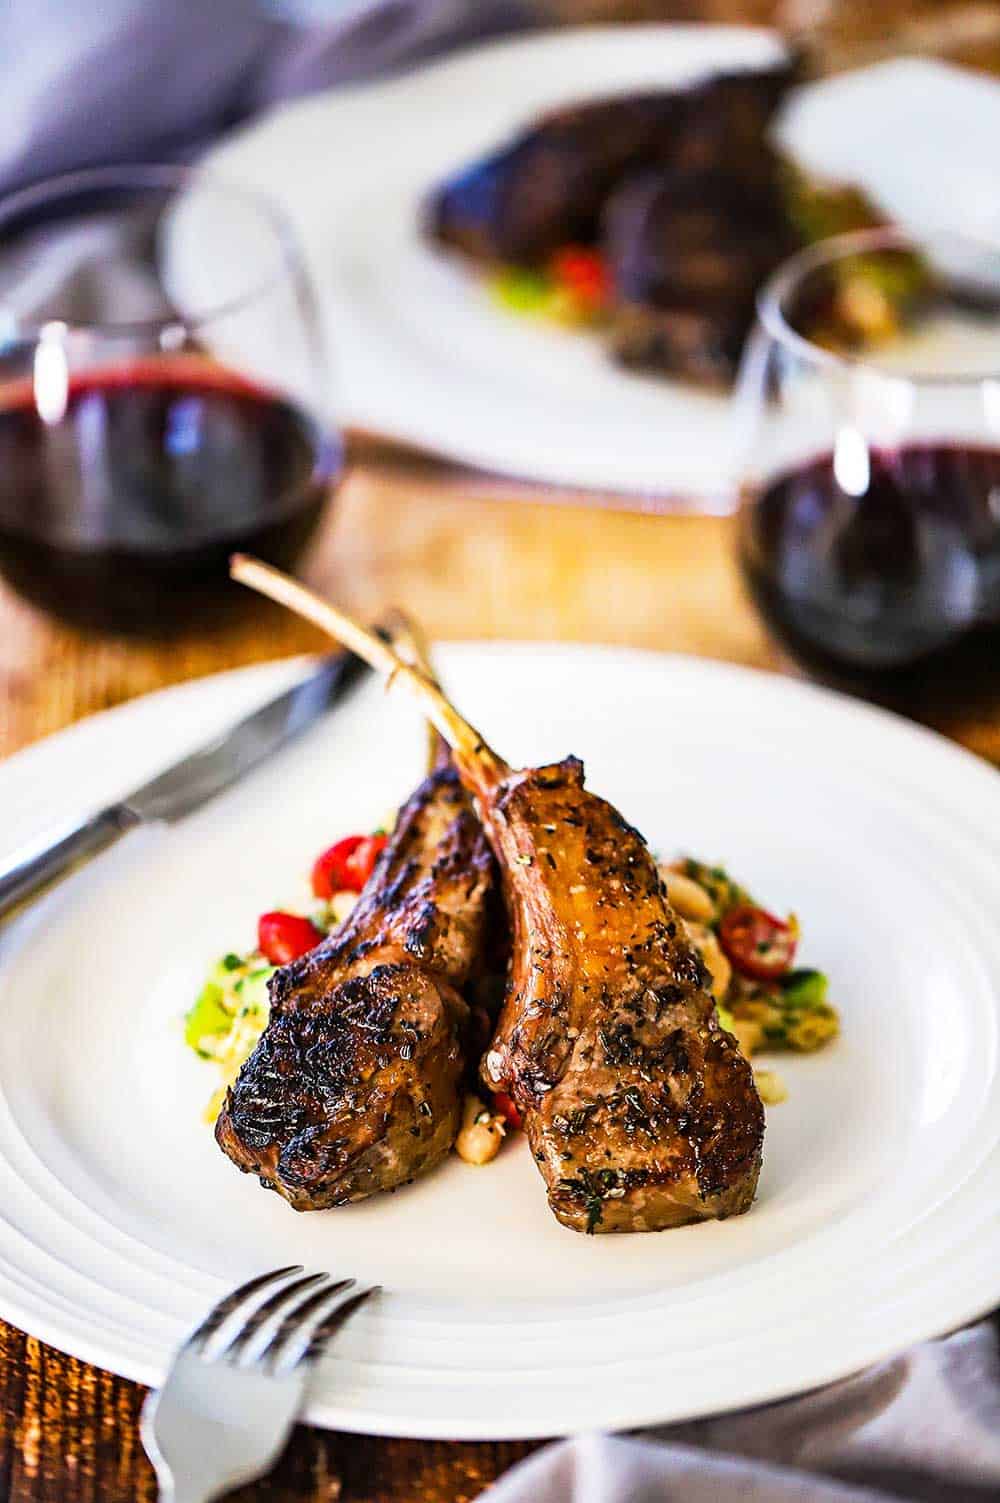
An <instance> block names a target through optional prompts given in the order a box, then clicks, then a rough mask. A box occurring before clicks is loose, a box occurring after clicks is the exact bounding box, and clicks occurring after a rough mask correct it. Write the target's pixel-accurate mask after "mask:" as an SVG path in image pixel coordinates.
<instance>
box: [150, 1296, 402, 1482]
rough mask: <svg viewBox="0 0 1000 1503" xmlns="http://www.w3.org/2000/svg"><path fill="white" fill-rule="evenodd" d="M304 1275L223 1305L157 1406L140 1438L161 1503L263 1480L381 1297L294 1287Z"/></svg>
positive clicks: (189, 1345) (154, 1397)
mask: <svg viewBox="0 0 1000 1503" xmlns="http://www.w3.org/2000/svg"><path fill="white" fill-rule="evenodd" d="M302 1272H303V1270H302V1268H301V1267H300V1266H295V1267H292V1268H277V1269H275V1270H274V1272H273V1273H264V1274H261V1275H260V1277H259V1278H256V1279H251V1280H250V1282H249V1283H247V1284H243V1285H242V1286H241V1287H240V1288H239V1289H236V1290H234V1292H233V1293H232V1294H228V1295H227V1296H226V1297H225V1299H222V1300H220V1301H219V1303H218V1304H217V1305H216V1306H215V1308H214V1309H213V1310H212V1311H210V1313H209V1314H208V1315H207V1316H206V1318H205V1319H204V1320H203V1321H202V1323H201V1325H200V1326H199V1327H198V1329H197V1330H196V1331H194V1332H193V1333H192V1335H191V1336H189V1337H188V1339H187V1341H186V1342H185V1343H184V1345H183V1346H182V1347H181V1348H180V1350H179V1351H178V1353H177V1355H176V1356H175V1358H174V1360H173V1364H172V1366H171V1368H170V1371H169V1373H168V1374H167V1378H166V1381H165V1383H164V1385H163V1387H162V1388H161V1389H160V1390H159V1392H154V1393H150V1394H149V1396H148V1397H147V1399H146V1402H145V1404H144V1405H143V1410H142V1424H141V1427H140V1434H141V1435H142V1443H143V1445H144V1446H145V1448H146V1454H147V1456H148V1457H149V1459H150V1461H151V1462H152V1463H153V1466H154V1467H155V1468H156V1476H157V1480H158V1482H159V1484H160V1503H209V1500H210V1499H212V1498H217V1497H218V1496H219V1495H220V1494H221V1493H224V1492H228V1491H229V1490H230V1488H234V1487H238V1486H239V1485H240V1484H241V1483H243V1482H252V1481H254V1480H255V1479H256V1478H257V1477H261V1476H263V1475H264V1473H265V1472H266V1471H268V1470H269V1469H270V1468H271V1466H272V1465H273V1464H274V1462H275V1461H276V1460H277V1458H278V1456H279V1455H280V1454H281V1451H282V1450H283V1449H284V1446H285V1442H286V1441H287V1439H288V1436H289V1433H290V1431H291V1428H292V1426H293V1424H294V1423H295V1419H296V1416H297V1415H298V1413H299V1409H300V1407H301V1404H302V1396H303V1394H304V1392H305V1388H306V1384H307V1382H308V1378H309V1371H310V1368H311V1367H312V1365H313V1363H314V1362H315V1361H316V1359H317V1357H319V1356H320V1354H321V1352H322V1351H323V1349H324V1348H325V1346H326V1344H327V1342H328V1341H329V1339H330V1337H331V1336H333V1335H334V1333H335V1332H336V1331H338V1330H339V1329H340V1327H341V1326H342V1325H343V1323H344V1321H345V1320H347V1319H348V1317H349V1316H350V1315H351V1313H352V1311H354V1310H356V1309H357V1308H358V1306H359V1305H360V1304H362V1303H363V1302H364V1301H365V1300H366V1299H368V1297H369V1296H370V1295H372V1294H374V1293H375V1292H376V1289H375V1287H372V1288H367V1289H359V1288H358V1287H357V1283H356V1280H354V1279H340V1280H339V1281H338V1282H337V1283H332V1282H331V1280H330V1275H329V1274H328V1273H311V1274H305V1276H304V1277H302V1278H295V1277H293V1275H296V1274H301V1273H302ZM289 1280H291V1282H288V1281H289ZM273 1285H279V1286H280V1287H279V1288H277V1290H276V1292H275V1293H273V1294H270V1295H269V1296H268V1297H267V1298H266V1299H263V1300H262V1301H261V1300H258V1299H257V1296H259V1295H262V1294H263V1293H264V1292H265V1291H266V1290H268V1289H270V1288H271V1287H272V1286H273Z"/></svg>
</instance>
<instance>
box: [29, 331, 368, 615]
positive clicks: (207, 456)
mask: <svg viewBox="0 0 1000 1503" xmlns="http://www.w3.org/2000/svg"><path fill="white" fill-rule="evenodd" d="M338 467H339V448H338V445H337V444H336V442H335V441H334V440H332V439H330V438H329V437H327V436H326V435H325V434H324V432H323V431H322V430H321V429H320V427H319V425H318V424H317V423H316V422H315V421H314V420H312V419H311V418H310V417H309V416H308V415H307V414H306V413H304V412H303V411H302V410H300V409H299V408H298V407H296V406H295V405H294V404H293V403H292V402H290V401H288V400H286V399H284V398H283V397H281V396H280V395H278V394H276V393H273V392H269V391H267V390H266V389H265V388H263V387H260V386H256V385H254V384H253V383H252V382H249V381H247V380H245V379H243V378H242V377H240V376H238V375H236V374H235V373H231V372H227V371H224V370H220V369H219V368H218V367H216V366H214V365H212V364H211V363H209V362H206V361H199V360H198V359H196V358H192V357H191V356H183V357H180V358H179V359H178V360H176V361H173V362H172V361H170V360H164V361H161V362H153V361H148V362H137V363H135V364H131V365H125V366H122V367H113V368H110V369H107V370H104V371H95V372H91V373H88V374H86V375H83V376H79V377H76V378H74V379H73V380H72V381H71V382H70V384H69V389H68V392H67V394H66V399H65V407H64V411H63V413H62V415H61V416H60V418H59V420H58V421H56V422H47V421H46V420H45V418H44V417H43V416H42V415H41V414H40V412H39V410H38V405H37V402H36V400H35V396H34V393H33V391H32V389H31V387H30V386H29V385H28V384H27V383H25V385H24V390H23V393H22V394H21V396H20V399H19V400H11V399H10V397H9V396H8V403H7V405H6V406H4V407H0V569H2V571H3V573H4V574H5V575H6V577H7V578H8V579H9V580H10V581H11V583H12V584H14V585H15V587H16V588H17V589H18V590H19V591H20V592H21V593H22V594H24V595H26V596H27V597H29V598H30V599H32V600H33V601H35V602H37V603H39V604H41V605H43V606H44V607H46V608H47V609H50V610H52V611H54V612H55V613H57V614H58V615H61V616H63V617H67V618H69V619H72V620H75V621H78V622H81V623H84V624H88V625H93V626H99V627H111V628H117V629H125V630H127V629H129V628H130V627H137V626H138V627H143V628H148V627H149V626H150V625H153V624H156V623H157V622H159V623H162V624H165V625H169V624H171V622H172V621H173V620H174V619H175V618H176V617H177V616H178V615H184V614H187V613H188V612H189V611H190V610H191V609H192V600H193V597H194V596H195V595H200V596H201V597H202V601H203V603H206V604H210V603H211V596H212V593H213V591H214V592H215V593H216V594H218V595H227V594H228V590H227V586H226V584H225V581H226V578H227V568H226V565H227V560H228V558H229V555H230V553H232V552H233V551H234V550H236V549H241V550H245V551H248V552H253V553H259V554H262V555H263V556H265V557H266V558H268V559H270V560H271V561H273V562H275V563H278V564H281V565H285V566H287V565H290V564H291V563H293V562H294V560H295V559H296V557H297V556H298V554H299V553H300V551H301V549H302V547H303V546H304V544H305V543H306V541H307V540H308V538H309V536H310V535H311V533H312V532H313V530H314V528H315V526H316V524H317V522H318V520H319V517H320V515H321V512H322V510H323V507H324V504H325V502H326V499H327V496H328V494H329V492H330V489H331V487H332V485H333V483H334V481H335V479H336V476H337V471H338Z"/></svg>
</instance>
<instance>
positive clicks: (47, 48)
mask: <svg viewBox="0 0 1000 1503" xmlns="http://www.w3.org/2000/svg"><path fill="white" fill-rule="evenodd" d="M537 17H538V7H537V5H536V4H534V3H533V0H385V3H383V4H380V5H374V6H366V7H364V8H363V9H362V10H360V11H358V10H357V9H355V10H353V11H352V12H351V13H350V14H349V15H347V16H346V17H345V18H343V19H342V20H334V21H331V22H330V23H329V24H327V25H323V26H310V27H305V26H299V25H296V24H294V23H293V22H291V21H286V20H282V19H281V18H280V17H278V16H277V15H276V14H274V13H273V12H272V13H269V12H268V11H267V10H266V9H265V6H264V4H263V0H100V4H86V3H85V4H79V3H74V0H8V3H7V4H0V58H2V59H3V64H4V66H3V82H4V128H3V132H2V133H0V193H3V192H6V191H7V190H8V189H11V188H15V187H20V186H22V185H24V184H26V183H29V182H34V181H37V180H38V179H39V178H43V177H49V176H51V175H53V174H55V173H57V172H67V171H70V170H72V169H73V168H77V167H88V166H95V165H107V164H109V163H122V162H155V161H176V160H178V159H179V158H182V157H190V156H191V155H192V154H194V153H195V152H196V151H197V150H198V148H199V147H200V146H202V145H205V144H207V143H208V142H209V141H210V140H211V139H212V138H213V137H215V136H218V135H219V134H220V133H221V132H223V131H225V130H226V129H228V128H229V127H231V126H232V125H235V124H236V123H238V122H239V121H241V120H244V119H247V118H248V117H249V116H251V115H254V114H257V113H258V112H260V111H261V110H263V109H266V108H268V107H269V106H271V105H273V104H275V103H277V102H278V101H280V100H282V99H288V98H291V97H294V96H296V95H299V94H304V93H307V92H309V91H310V90H313V89H318V88H323V87H326V86H327V85H330V84H346V83H353V82H356V81H357V80H360V79H365V78H374V77H377V76H379V75H384V74H387V73H392V72H395V71H397V70H400V69H402V68H405V67H408V66H410V65H412V64H414V63H416V62H419V61H421V60H423V59H425V58H428V57H432V56H434V55H435V54H437V53H442V52H447V51H450V50H452V49H453V48H456V47H460V46H463V45H465V44H467V43H471V42H475V41H480V40H482V39H483V38H484V37H487V36H494V35H498V34H501V33H503V32H509V31H515V30H522V29H524V28H525V27H527V26H529V25H531V24H533V23H534V22H536V21H537ZM331 170H333V168H332V167H331Z"/></svg>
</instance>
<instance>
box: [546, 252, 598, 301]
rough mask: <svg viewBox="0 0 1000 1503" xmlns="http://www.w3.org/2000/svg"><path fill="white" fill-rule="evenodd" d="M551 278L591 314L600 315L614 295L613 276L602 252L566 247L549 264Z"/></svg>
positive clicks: (555, 254) (555, 253)
mask: <svg viewBox="0 0 1000 1503" xmlns="http://www.w3.org/2000/svg"><path fill="white" fill-rule="evenodd" d="M549 270H550V273H551V275H552V277H553V278H554V279H555V281H556V282H557V283H558V284H559V286H560V287H563V288H566V289H567V290H568V291H569V292H571V293H572V294H573V296H574V298H575V299H576V300H577V301H578V302H579V303H580V304H581V305H582V306H583V307H584V308H585V309H586V310H587V311H588V312H592V313H595V312H599V311H600V309H602V308H603V307H604V306H605V305H606V303H607V302H608V300H609V298H610V296H611V273H610V271H609V269H608V263H607V261H606V260H605V259H604V257H603V256H602V255H601V253H600V251H596V250H592V249H591V248H590V247H589V246H586V245H564V246H563V247H562V249H561V250H557V251H556V252H554V254H553V256H552V259H551V261H550V262H549Z"/></svg>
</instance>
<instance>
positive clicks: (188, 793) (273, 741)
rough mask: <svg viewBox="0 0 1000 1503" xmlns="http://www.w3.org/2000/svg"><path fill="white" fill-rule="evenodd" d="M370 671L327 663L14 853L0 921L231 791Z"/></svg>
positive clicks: (5, 871) (336, 660)
mask: <svg viewBox="0 0 1000 1503" xmlns="http://www.w3.org/2000/svg"><path fill="white" fill-rule="evenodd" d="M369 671H370V670H369V669H368V667H367V665H366V664H365V663H363V662H362V661H361V659H360V658H357V657H355V656H354V655H353V654H352V653H337V654H336V655H335V656H333V657H330V658H326V659H324V661H323V662H322V664H321V665H320V667H319V668H318V669H317V670H316V672H315V673H312V674H310V676H309V677H308V678H306V679H303V680H302V681H301V682H300V683H298V684H293V685H292V687H291V688H290V689H286V690H284V692H283V693H281V694H279V695H277V697H276V698H274V699H272V700H269V701H268V702H267V704H264V705H261V707H260V708H259V709H257V710H253V711H251V713H250V714H249V715H244V716H243V718H242V719H241V720H238V721H237V722H236V724H235V725H232V726H230V727H229V729H228V730H226V731H223V732H222V734H221V735H219V736H216V737H214V738H213V739H212V740H211V741H209V742H207V743H206V744H205V745H204V746H201V747H199V748H198V749H197V750H196V751H193V752H191V753H189V754H188V755H187V756H186V757H182V758H181V759H180V761H179V762H175V763H174V764H173V766H171V767H168V768H166V769H165V771H163V772H161V773H158V774H157V776H156V777H154V778H151V779H150V780H149V782H147V783H143V784H141V786H140V787H138V788H133V790H132V792H131V793H128V794H126V795H125V797H124V798H123V799H120V800H119V801H118V802H117V803H114V804H109V805H108V806H107V807H106V808H104V809H100V810H98V812H97V813H96V814H93V815H91V816H90V817H89V818H87V819H84V820H83V821H81V822H80V823H79V824H76V825H73V826H72V827H70V828H69V829H68V830H64V831H62V832H60V833H58V834H56V835H55V836H51V835H50V836H49V837H48V838H47V839H44V840H42V841H40V842H38V843H36V844H35V845H32V846H28V847H25V848H23V849H22V850H19V851H17V852H15V854H14V856H13V857H12V858H11V860H10V861H9V862H8V863H6V864H5V865H4V866H3V867H2V868H0V918H3V917H4V916H5V915H6V914H8V913H9V912H10V911H11V910H12V909H13V908H15V907H18V906H19V905H20V904H21V903H23V902H24V901H25V899H26V898H29V897H31V896H33V895H34V894H36V893H37V892H38V891H39V890H40V889H41V888H43V887H47V886H48V885H49V884H50V883H51V882H53V881H54V880H55V879H56V878H58V877H60V876H62V875H64V874H65V873H66V872H67V871H68V870H69V868H70V867H72V866H76V865H77V864H78V863H79V862H80V861H82V860H86V859H88V858H89V857H91V856H96V855H97V854H98V853H99V852H100V851H103V850H105V849H106V848H107V847H108V846H109V845H111V844H113V843H114V841H116V840H117V839H118V838H119V837H120V836H121V835H124V834H125V832H126V831H127V830H132V829H134V828H135V827H136V826H137V825H141V824H148V823H153V822H159V821H163V820H166V821H172V820H175V819H180V818H182V817H183V816H184V815H185V814H190V813H192V812H193V811H194V810H195V809H198V808H200V807H201V805H202V804H205V803H207V802H208V800H209V799H212V798H214V797H215V796H216V795H217V794H219V793H222V792H223V791H224V790H225V789H226V788H230V787H232V785H233V784H234V783H237V782H239V781H240V779H241V778H244V777H246V775H247V773H248V772H251V771H252V770H253V769H254V768H255V767H259V766H260V764H261V763H262V762H264V761H266V760H267V758H269V757H271V756H273V755H274V753H275V752H276V751H279V750H280V749H281V748H282V747H284V746H288V745H289V744H290V742H292V741H294V740H295V739H296V737H298V736H300V735H301V734H302V733H303V731H305V730H306V729H307V728H308V727H309V726H311V725H313V724H314V723H315V722H316V721H317V720H318V719H319V718H320V717H321V716H322V715H324V714H325V713H326V712H327V710H329V709H331V708H332V707H333V706H334V705H336V704H339V703H340V702H341V701H342V700H343V699H344V698H346V697H347V696H348V695H349V694H350V693H351V691H352V689H354V688H355V686H356V685H357V684H358V683H359V682H360V680H361V679H362V678H363V677H364V675H365V674H366V673H367V672H369Z"/></svg>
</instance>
